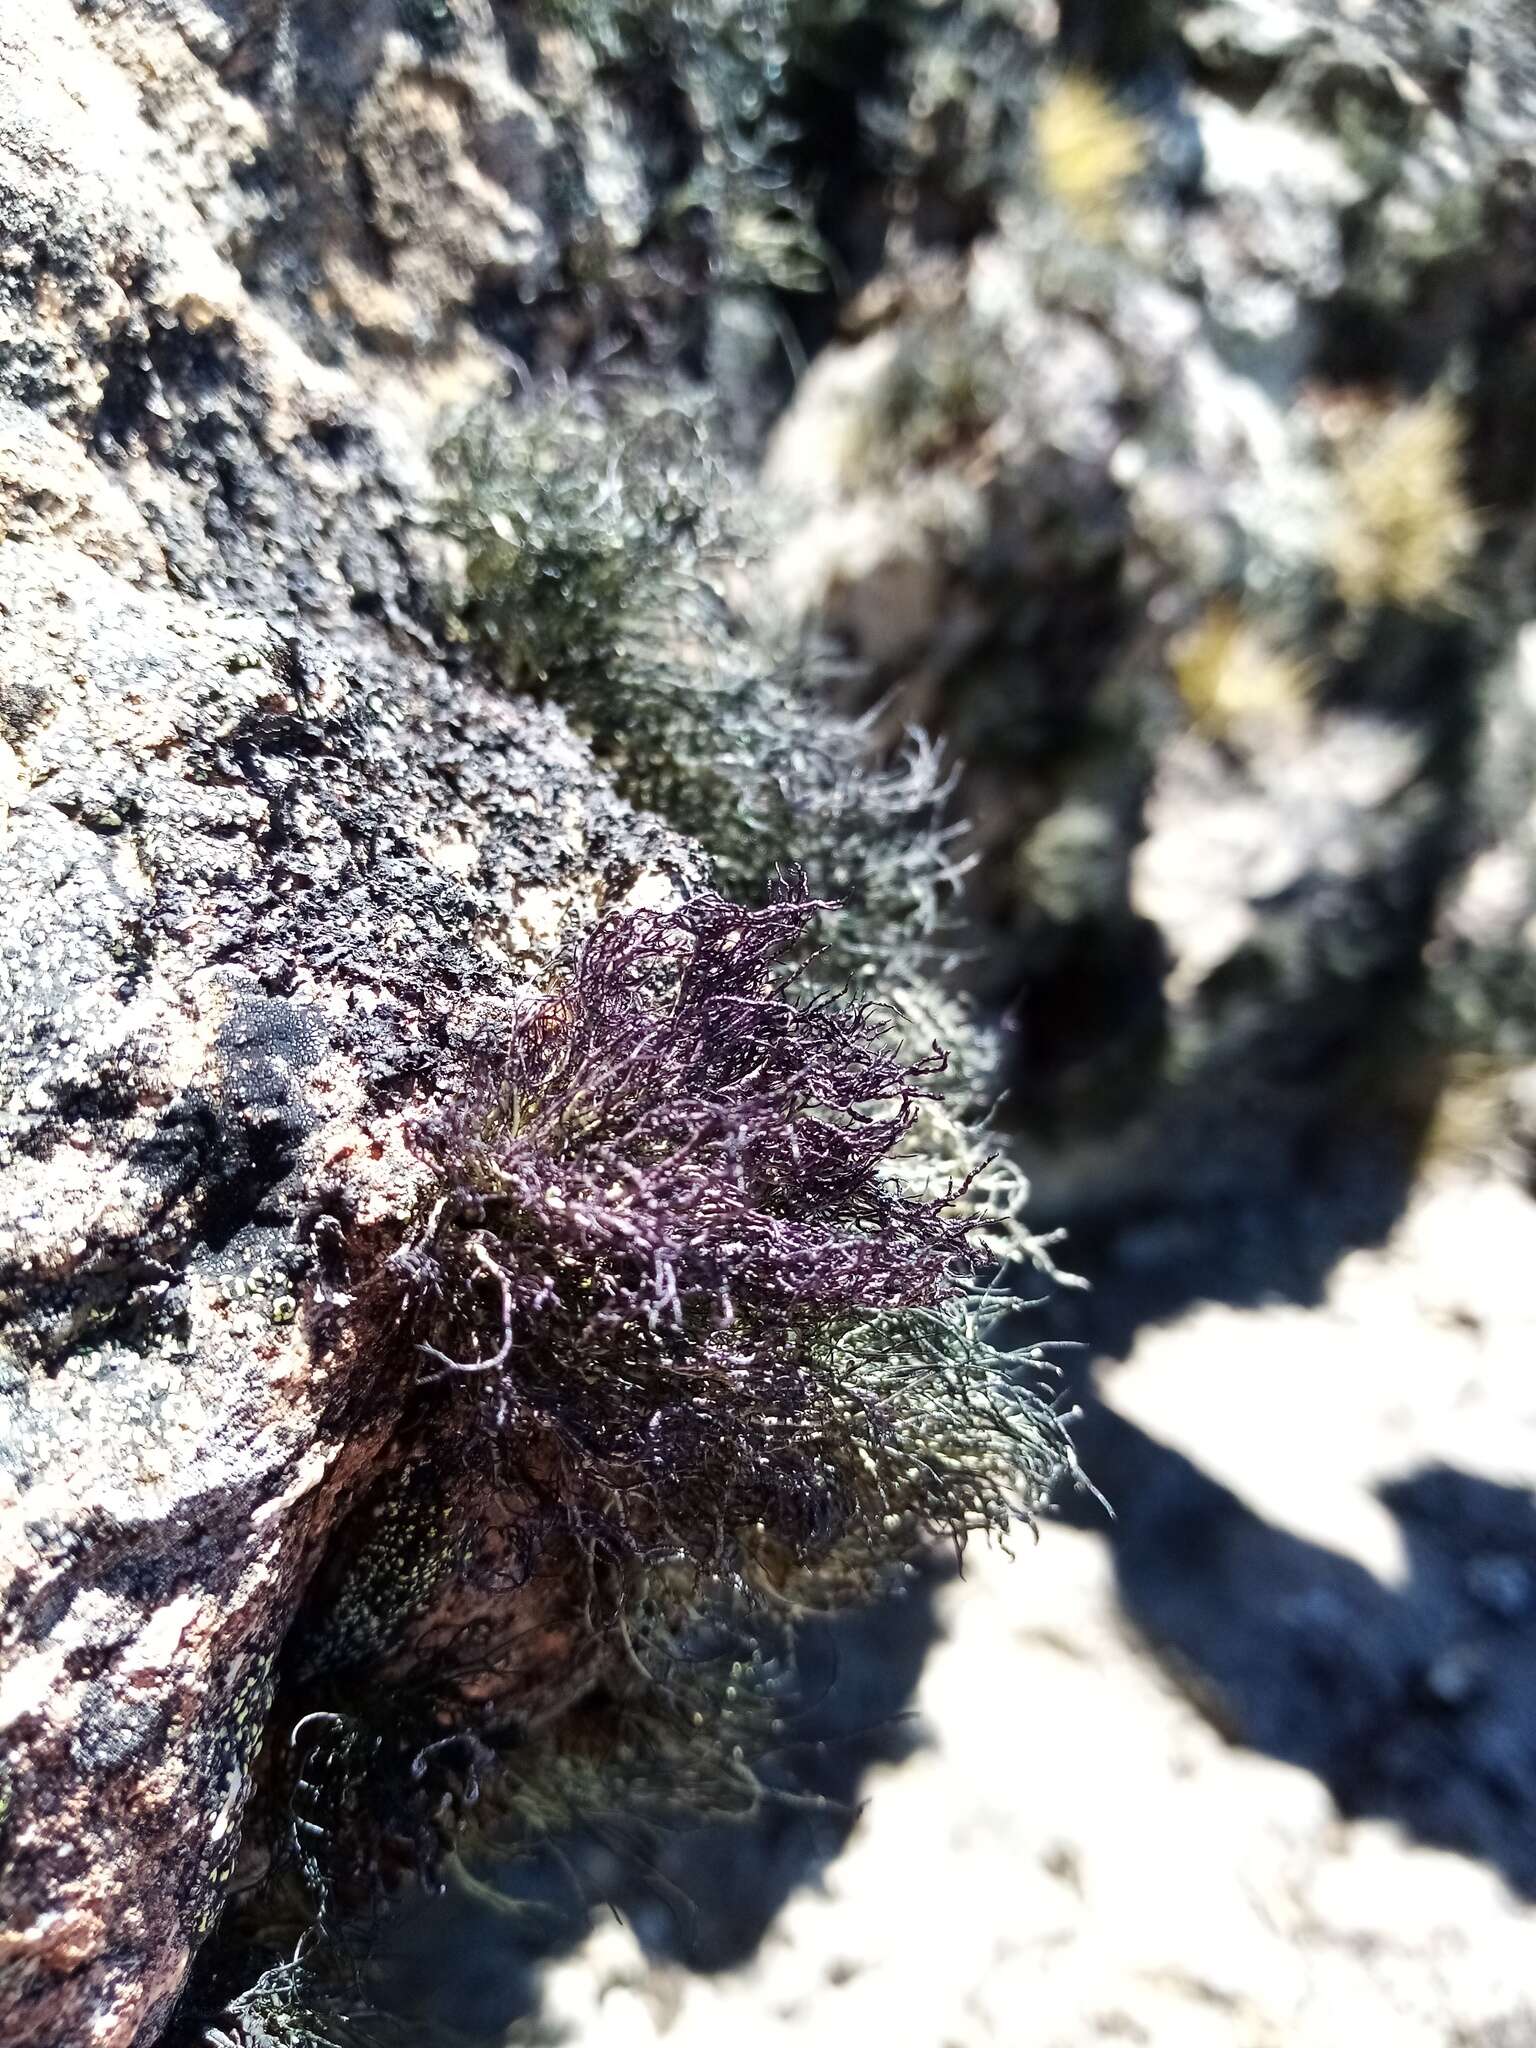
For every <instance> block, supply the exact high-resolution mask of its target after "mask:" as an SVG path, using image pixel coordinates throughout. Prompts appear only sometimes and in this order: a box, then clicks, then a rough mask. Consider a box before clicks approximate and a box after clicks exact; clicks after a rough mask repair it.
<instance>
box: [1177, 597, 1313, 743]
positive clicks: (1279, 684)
mask: <svg viewBox="0 0 1536 2048" xmlns="http://www.w3.org/2000/svg"><path fill="white" fill-rule="evenodd" d="M1169 665H1170V667H1171V668H1172V670H1173V679H1174V681H1175V683H1176V684H1177V685H1178V691H1179V695H1180V696H1181V697H1182V698H1183V700H1184V704H1185V707H1186V709H1187V710H1188V712H1189V715H1190V717H1191V718H1192V719H1193V720H1194V722H1195V724H1196V725H1198V726H1199V727H1200V728H1201V729H1202V730H1203V731H1205V732H1209V733H1212V734H1214V735H1216V736H1217V737H1221V736H1223V735H1225V734H1226V733H1228V732H1229V731H1230V730H1231V729H1232V728H1233V727H1234V726H1236V725H1257V724H1269V725H1274V724H1280V723H1288V724H1293V725H1294V724H1297V723H1299V722H1300V720H1301V719H1302V718H1304V717H1305V715H1306V709H1307V703H1308V700H1309V697H1310V695H1311V689H1312V673H1311V670H1310V669H1309V668H1308V666H1307V664H1306V663H1305V662H1303V661H1300V660H1298V659H1297V657H1296V656H1295V655H1293V654H1287V653H1286V652H1284V651H1283V650H1282V649H1280V648H1277V647H1275V646H1273V645H1272V644H1271V643H1270V641H1269V640H1268V639H1267V638H1266V637H1265V635H1264V634H1263V632H1261V631H1260V629H1259V628H1258V627H1257V626H1255V625H1254V624H1252V623H1251V621H1250V620H1248V619H1247V618H1245V617H1244V615H1243V613H1242V611H1241V610H1240V609H1239V607H1238V606H1237V605H1235V604H1233V603H1232V602H1231V601H1230V600H1228V599H1218V601H1217V602H1216V603H1215V604H1212V605H1210V606H1208V607H1207V609H1206V610H1205V611H1204V612H1203V613H1202V614H1201V616H1200V617H1199V618H1198V619H1197V620H1196V621H1195V623H1194V624H1193V625H1192V626H1190V627H1188V628H1187V629H1186V630H1185V631H1184V632H1182V633H1180V634H1179V635H1178V636H1177V637H1176V638H1175V640H1174V642H1173V644H1172V646H1171V647H1170V649H1169Z"/></svg>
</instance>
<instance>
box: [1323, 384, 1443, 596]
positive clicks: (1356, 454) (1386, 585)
mask: <svg viewBox="0 0 1536 2048" xmlns="http://www.w3.org/2000/svg"><path fill="white" fill-rule="evenodd" d="M1464 441H1465V429H1464V427H1463V424H1462V419H1461V415H1460V413H1459V412H1458V411H1457V408H1456V405H1455V402H1454V400H1452V399H1451V398H1450V397H1448V396H1447V394H1446V393H1445V392H1443V391H1432V392H1431V393H1430V394H1429V396H1428V397H1427V398H1424V399H1421V400H1419V402H1418V403H1417V404H1414V405H1404V406H1400V407H1398V408H1397V409H1396V410H1395V411H1394V412H1391V413H1389V414H1387V416H1386V417H1385V418H1384V419H1382V420H1381V421H1379V422H1378V423H1377V424H1376V425H1375V426H1374V427H1373V428H1371V429H1369V430H1367V431H1365V432H1363V433H1361V434H1359V435H1358V436H1356V437H1354V438H1352V439H1351V440H1350V441H1349V442H1347V443H1346V444H1345V446H1344V448H1343V450H1342V451H1341V453H1340V458H1339V486H1340V494H1341V497H1342V501H1343V502H1342V508H1341V513H1340V519H1339V527H1338V533H1337V536H1336V538H1335V542H1334V549H1333V571H1334V577H1335V580H1336V582H1337V584H1338V589H1339V595H1340V596H1341V597H1342V598H1343V600H1344V602H1345V603H1346V604H1347V605H1349V606H1350V608H1351V609H1352V610H1355V611H1369V610H1372V609H1374V608H1375V607H1377V606H1379V605H1386V604H1391V605H1397V606H1399V607H1401V609H1402V610H1404V611H1413V612H1422V611H1430V610H1433V609H1435V608H1437V607H1444V606H1448V605H1452V604H1453V603H1454V601H1455V596H1456V584H1457V580H1458V578H1459V576H1460V574H1461V572H1462V570H1463V569H1464V568H1465V567H1466V565H1467V562H1468V561H1469V559H1470V558H1471V555H1472V551H1473V549H1474V547H1475V546H1476V544H1477V535H1478V519H1477V514H1476V513H1475V512H1474V511H1473V509H1472V506H1471V505H1470V504H1469V502H1468V500H1467V496H1466V490H1465V486H1464V484H1463V480H1462V472H1463V455H1464Z"/></svg>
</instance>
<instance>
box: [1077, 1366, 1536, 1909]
mask: <svg viewBox="0 0 1536 2048" xmlns="http://www.w3.org/2000/svg"><path fill="white" fill-rule="evenodd" d="M1077 1435H1078V1441H1079V1445H1080V1448H1081V1452H1082V1456H1083V1461H1084V1464H1085V1465H1086V1467H1087V1469H1088V1470H1090V1471H1091V1472H1092V1473H1093V1475H1094V1477H1095V1480H1096V1481H1097V1483H1098V1484H1099V1485H1100V1486H1101V1487H1102V1488H1103V1490H1104V1492H1105V1494H1106V1495H1107V1496H1108V1497H1109V1498H1110V1499H1111V1500H1113V1501H1114V1502H1115V1504H1116V1508H1117V1514H1118V1519H1117V1520H1116V1521H1115V1522H1114V1523H1113V1524H1112V1525H1111V1526H1110V1527H1109V1528H1108V1530H1107V1532H1106V1533H1107V1535H1108V1540H1109V1543H1110V1546H1111V1549H1112V1551H1113V1554H1114V1559H1115V1566H1116V1572H1117V1576H1118V1581H1119V1588H1120V1594H1121V1598H1122V1600H1123V1602H1124V1606H1125V1611H1126V1613H1127V1615H1128V1616H1129V1618H1130V1619H1131V1621H1132V1622H1134V1624H1135V1625H1136V1627H1137V1628H1138V1629H1139V1630H1140V1631H1141V1632H1142V1633H1143V1634H1144V1635H1145V1636H1146V1638H1147V1639H1148V1641H1149V1643H1150V1644H1151V1646H1152V1648H1153V1649H1154V1651H1155V1652H1156V1654H1157V1656H1158V1657H1159V1659H1160V1661H1161V1662H1162V1663H1163V1664H1164V1666H1165V1667H1166V1668H1167V1669H1168V1670H1169V1671H1170V1673H1171V1674H1172V1675H1173V1676H1174V1678H1175V1679H1176V1680H1177V1681H1178V1682H1179V1683H1180V1684H1181V1685H1182V1686H1183V1687H1184V1689H1185V1690H1186V1691H1187V1692H1188V1693H1189V1695H1190V1696H1191V1698H1192V1699H1193V1700H1194V1701H1195V1703H1196V1704H1197V1705H1198V1706H1199V1708H1200V1709H1201V1711H1202V1712H1203V1713H1204V1714H1205V1715H1206V1716H1207V1717H1208V1718H1209V1719H1210V1720H1211V1721H1212V1722H1213V1723H1214V1724H1215V1725H1216V1726H1217V1727H1218V1728H1220V1729H1221V1730H1222V1732H1223V1733H1224V1734H1225V1735H1226V1736H1227V1737H1228V1739H1229V1740H1231V1741H1232V1742H1234V1743H1241V1744H1243V1745H1244V1746H1246V1747H1249V1748H1253V1749H1257V1750H1261V1751H1263V1752H1264V1753H1265V1754H1266V1755H1269V1756H1273V1757H1277V1758H1279V1759H1281V1760H1282V1761H1284V1762H1286V1763H1292V1764H1298V1765H1300V1766H1302V1767H1303V1768H1304V1769H1307V1770H1310V1771H1313V1772H1315V1773H1316V1774H1317V1776H1318V1777H1319V1778H1321V1779H1322V1781H1323V1782H1324V1783H1325V1784H1326V1785H1327V1787H1328V1789H1329V1791H1330V1792H1331V1793H1332V1795H1333V1797H1334V1799H1335V1800H1336V1801H1337V1803H1338V1806H1339V1808H1340V1811H1341V1812H1342V1813H1344V1814H1346V1815H1348V1816H1351V1817H1357V1816H1370V1817H1376V1818H1382V1819H1388V1820H1392V1821H1395V1822H1396V1823H1397V1824H1398V1825H1399V1826H1401V1827H1403V1828H1405V1829H1407V1830H1408V1831H1409V1833H1411V1834H1413V1835H1414V1836H1416V1837H1417V1838H1418V1839H1419V1840H1420V1841H1423V1842H1426V1843H1430V1844H1433V1845H1434V1846H1436V1847H1438V1848H1445V1849H1454V1850H1458V1851H1460V1852H1461V1853H1462V1854H1464V1855H1468V1856H1474V1857H1477V1858H1480V1859H1481V1860H1483V1861H1484V1862H1487V1863H1489V1864H1491V1865H1492V1866H1493V1867H1494V1868H1495V1869H1497V1870H1498V1871H1499V1872H1500V1873H1501V1874H1502V1875H1503V1877H1504V1878H1505V1879H1506V1881H1507V1882H1508V1883H1509V1884H1510V1885H1512V1886H1513V1887H1514V1888H1515V1889H1516V1890H1517V1891H1519V1892H1521V1893H1522V1894H1523V1895H1525V1896H1526V1897H1530V1898H1536V1494H1532V1493H1530V1492H1528V1491H1526V1490H1524V1489H1522V1488H1518V1487H1512V1486H1504V1485H1500V1484H1498V1483H1496V1482H1494V1481H1492V1480H1489V1479H1483V1478H1479V1477H1476V1476H1474V1475H1472V1474H1470V1473H1466V1472H1460V1471H1456V1470H1453V1469H1451V1468H1450V1467H1448V1466H1432V1467H1429V1468H1427V1469H1425V1470H1423V1471H1420V1472H1418V1473H1416V1474H1414V1475H1413V1476H1412V1477H1409V1478H1405V1479H1402V1480H1398V1481H1394V1482H1392V1483H1391V1484H1389V1485H1387V1486H1384V1487H1383V1488H1382V1489H1381V1492H1380V1497H1381V1499H1382V1500H1383V1502H1384V1504H1385V1505H1386V1507H1387V1508H1388V1509H1389V1510H1390V1512H1391V1513H1392V1514H1393V1515H1394V1516H1395V1517H1396V1519H1397V1521H1398V1523H1399V1525H1400V1527H1401V1529H1402V1533H1403V1537H1404V1541H1405V1545H1406V1549H1407V1556H1408V1562H1409V1573H1408V1577H1407V1580H1406V1582H1405V1583H1404V1584H1403V1585H1402V1586H1401V1587H1396V1586H1391V1585H1386V1584H1383V1583H1382V1581H1381V1580H1379V1579H1377V1578H1376V1577H1375V1576H1374V1575H1373V1574H1372V1573H1370V1572H1368V1571H1366V1570H1365V1569H1364V1568H1363V1567H1362V1566H1360V1565H1358V1564H1356V1563H1355V1562H1354V1561H1353V1560H1352V1559H1350V1558H1348V1557H1344V1556H1340V1555H1339V1554H1337V1553H1336V1552H1334V1551H1331V1550H1328V1549H1326V1548H1325V1547H1324V1546H1322V1545H1320V1544H1316V1543H1312V1542H1308V1541H1306V1540H1304V1539H1302V1538H1300V1537H1297V1536H1293V1535H1291V1534H1289V1533H1288V1532H1287V1531H1285V1530H1283V1529H1279V1528H1276V1527H1274V1526H1273V1525H1271V1524H1270V1523H1268V1522H1266V1521H1264V1520H1263V1519H1262V1518H1261V1517H1260V1516H1259V1515H1256V1514H1255V1513H1253V1511H1252V1510H1251V1509H1249V1508H1248V1507H1246V1506H1245V1505H1244V1504H1243V1502H1242V1501H1241V1500H1239V1499H1238V1497H1237V1496H1236V1495H1235V1494H1233V1493H1231V1492H1229V1491H1228V1490H1227V1489H1226V1488H1225V1487H1224V1486H1221V1485H1219V1484H1218V1483H1217V1482H1216V1481H1215V1480H1213V1479H1211V1478H1209V1477H1208V1476H1207V1475H1206V1474H1205V1473H1203V1472H1201V1471H1200V1470H1199V1468H1198V1467H1197V1466H1195V1465H1194V1464H1192V1463H1191V1461H1190V1460H1189V1459H1187V1458H1185V1457H1183V1456H1182V1455H1180V1453H1178V1452H1177V1451H1173V1450H1170V1449H1169V1448H1167V1447H1166V1446H1165V1445H1162V1444H1159V1443H1157V1442H1156V1441H1155V1440H1154V1439H1153V1438H1152V1437H1150V1436H1148V1435H1146V1434H1145V1433H1144V1432H1143V1431H1142V1430H1140V1429H1138V1428H1137V1427H1136V1426H1135V1425H1134V1424H1132V1423H1130V1422H1127V1421H1126V1420H1125V1419H1124V1418H1123V1417H1121V1416H1119V1415H1117V1414H1115V1412H1114V1411H1113V1410H1112V1409H1110V1408H1108V1407H1106V1406H1104V1405H1103V1404H1102V1403H1094V1404H1092V1405H1090V1406H1088V1407H1087V1409H1086V1412H1085V1414H1084V1417H1083V1420H1082V1422H1081V1423H1080V1425H1079V1427H1078V1431H1077ZM1064 1515H1065V1517H1066V1518H1067V1519H1068V1520H1073V1521H1076V1522H1078V1523H1079V1524H1080V1525H1083V1526H1097V1527H1099V1528H1101V1529H1102V1528H1103V1526H1104V1523H1103V1514H1102V1510H1100V1509H1099V1508H1098V1507H1097V1506H1096V1505H1095V1504H1093V1503H1092V1502H1090V1501H1088V1500H1086V1499H1084V1498H1081V1497H1080V1498H1079V1499H1078V1500H1077V1501H1075V1502H1071V1503H1067V1504H1066V1505H1065V1506H1064Z"/></svg>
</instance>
